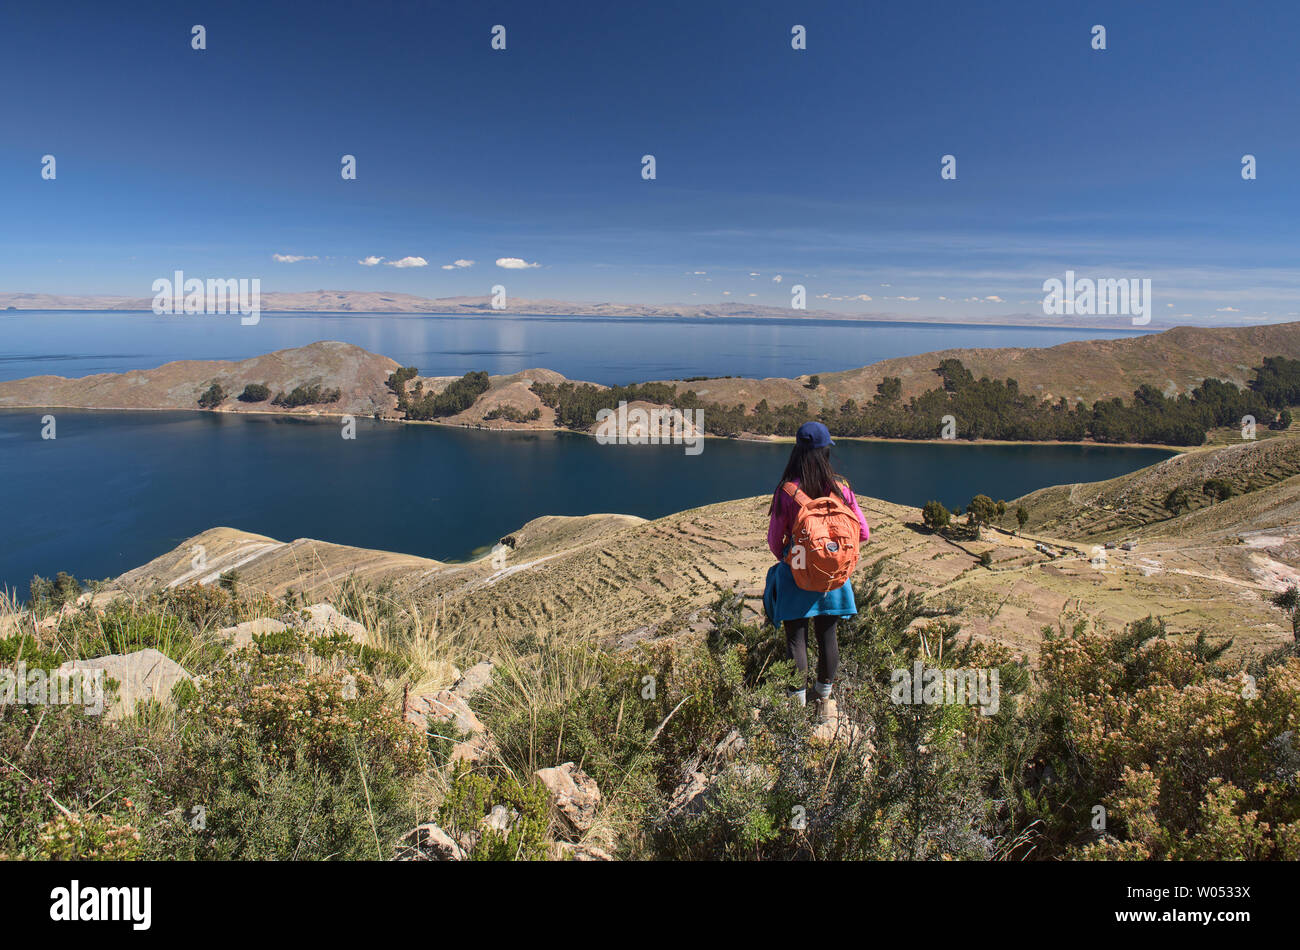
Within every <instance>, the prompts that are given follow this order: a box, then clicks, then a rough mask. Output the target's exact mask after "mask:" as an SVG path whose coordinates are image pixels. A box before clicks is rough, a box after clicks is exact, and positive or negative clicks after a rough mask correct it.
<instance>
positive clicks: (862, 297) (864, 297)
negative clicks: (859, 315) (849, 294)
mask: <svg viewBox="0 0 1300 950" xmlns="http://www.w3.org/2000/svg"><path fill="white" fill-rule="evenodd" d="M852 299H853V300H870V299H871V295H870V294H858V295H857V296H856V297H853V298H852Z"/></svg>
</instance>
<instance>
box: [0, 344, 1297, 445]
mask: <svg viewBox="0 0 1300 950" xmlns="http://www.w3.org/2000/svg"><path fill="white" fill-rule="evenodd" d="M1266 356H1283V357H1288V358H1292V359H1300V323H1288V324H1277V325H1271V326H1260V327H1247V328H1239V329H1232V328H1217V329H1194V328H1189V327H1180V328H1177V329H1174V330H1168V331H1166V332H1164V333H1159V334H1153V335H1150V336H1144V337H1137V338H1131V339H1121V340H1088V341H1079V342H1072V343H1064V344H1060V345H1058V346H1052V347H1046V348H1003V349H973V350H967V349H954V350H941V351H938V352H935V353H923V354H920V355H917V356H909V357H903V358H900V359H893V360H885V361H882V362H879V363H874V364H872V365H871V366H867V367H863V368H861V369H856V370H848V371H845V372H841V373H829V374H826V375H825V376H821V377H820V379H819V381H818V385H817V386H816V387H815V388H810V378H809V377H806V376H801V377H798V378H794V379H782V378H771V379H762V380H755V379H740V378H734V379H706V380H692V381H691V382H682V381H668V382H669V383H670V384H672V385H676V386H677V387H678V391H679V392H680V393H685V392H686V391H688V390H689V391H693V392H695V393H696V395H697V396H698V397H699V398H700V400H702V401H703V402H704V403H706V404H707V403H717V404H721V405H722V406H725V407H728V408H730V407H734V406H735V405H737V404H743V405H744V406H745V407H746V409H748V410H752V409H753V407H754V406H755V405H757V404H758V403H759V402H760V401H762V400H766V401H767V403H768V405H769V407H770V408H773V409H777V408H779V407H782V406H790V407H794V406H797V405H798V404H799V403H801V402H804V403H807V406H808V414H809V415H816V414H817V413H819V412H820V411H821V410H822V409H830V410H832V411H836V410H838V409H839V407H840V406H841V405H843V404H844V402H845V401H846V400H849V399H852V400H854V401H855V402H857V403H859V404H867V403H870V402H871V401H872V399H873V398H874V397H875V396H876V386H877V385H878V384H879V383H880V382H881V381H883V380H884V379H885V378H887V377H896V378H898V379H900V380H901V385H902V398H903V399H908V398H910V396H912V395H918V394H920V393H922V392H925V391H927V390H933V389H936V388H937V387H939V386H940V385H941V383H940V378H939V377H938V376H937V375H936V373H935V372H934V370H935V369H936V367H938V365H939V363H940V361H941V360H943V359H949V358H952V359H959V360H961V361H962V363H963V364H964V365H965V366H966V368H967V369H968V370H970V372H971V373H972V374H973V375H974V376H975V377H977V378H978V377H981V376H989V377H991V378H998V379H1002V378H1007V377H1013V378H1015V379H1016V380H1017V381H1018V382H1019V386H1020V391H1021V392H1026V393H1032V394H1036V395H1038V396H1040V397H1041V398H1043V399H1049V400H1050V399H1056V398H1060V397H1062V396H1063V397H1065V398H1067V399H1069V400H1075V399H1084V400H1087V401H1094V400H1100V399H1111V398H1122V399H1125V400H1129V399H1131V397H1132V394H1133V391H1134V390H1135V389H1136V388H1137V387H1139V386H1141V385H1148V384H1149V385H1152V386H1155V387H1156V388H1158V389H1161V390H1162V391H1164V392H1165V393H1166V395H1174V394H1179V393H1186V392H1188V391H1189V390H1191V389H1192V388H1194V387H1195V386H1197V385H1198V384H1199V383H1201V382H1202V381H1203V380H1204V379H1206V378H1208V377H1214V378H1219V379H1223V380H1226V381H1228V382H1231V383H1235V384H1236V385H1238V386H1242V387H1244V386H1245V385H1246V384H1247V382H1249V379H1250V376H1251V373H1250V370H1251V369H1252V368H1253V367H1255V366H1258V365H1260V363H1261V362H1262V361H1263V359H1264V357H1266ZM397 368H398V364H397V363H395V362H394V361H393V360H391V359H388V358H387V357H383V356H377V355H375V354H372V353H368V352H367V351H365V350H363V349H361V348H360V347H357V346H353V345H351V344H347V343H337V342H320V343H313V344H310V345H309V346H305V347H299V348H297V349H289V350H279V351H276V352H274V353H270V354H267V355H265V356H260V357H254V358H252V359H248V360H241V361H237V362H217V361H206V362H205V361H182V362H177V363H168V364H166V365H165V366H161V367H159V368H157V369H153V370H143V371H134V372H129V373H119V374H111V373H109V374H98V375H94V376H87V377H83V378H81V379H65V378H63V377H59V376H36V377H30V378H28V379H21V380H13V381H9V382H0V408H20V407H42V408H44V407H71V408H87V409H195V408H198V399H199V396H200V395H201V394H202V393H203V392H204V391H205V390H206V389H207V388H208V387H209V386H210V385H211V384H212V383H213V382H217V383H219V384H220V385H221V386H222V387H223V388H224V390H225V391H226V393H227V395H228V397H229V398H228V399H227V401H226V402H224V403H223V404H222V405H221V407H220V408H221V409H222V411H228V412H267V411H281V407H277V406H274V405H272V404H271V403H270V401H267V402H261V403H241V402H238V401H236V400H235V398H234V397H235V396H236V395H238V394H239V393H240V392H242V391H243V387H244V386H246V385H248V384H249V383H264V384H267V385H268V386H269V387H270V388H271V390H272V392H273V393H274V392H277V391H283V392H286V393H287V392H290V391H291V390H292V389H293V388H294V387H295V386H310V385H321V386H322V387H324V388H326V389H334V388H336V389H339V390H340V391H341V396H340V399H339V401H338V402H336V403H333V404H329V405H310V404H309V405H306V406H305V407H303V408H302V409H300V411H302V412H309V413H310V412H328V413H334V414H341V413H349V414H354V415H355V414H364V415H378V416H380V417H383V418H398V417H399V415H400V414H399V413H397V412H396V407H397V400H396V397H395V396H394V394H393V393H392V392H391V391H390V390H389V389H388V387H387V386H386V381H387V379H388V376H389V375H390V374H391V373H392V372H393V371H394V370H396V369H397ZM454 380H455V377H436V376H424V377H421V376H417V377H414V378H413V379H412V380H410V381H409V383H408V386H407V390H408V392H412V391H414V390H415V388H416V387H417V386H418V387H422V388H423V390H424V391H425V392H433V393H438V392H441V391H442V390H443V389H444V388H445V387H446V386H448V385H450V384H451V383H452V382H454ZM1062 380H1068V382H1066V383H1064V384H1062V382H1061V381H1062ZM565 381H566V380H565V378H564V377H563V376H562V375H561V374H559V373H556V372H554V371H552V370H546V369H530V370H524V371H521V372H518V373H511V374H505V375H498V376H492V377H490V379H489V385H488V388H487V390H486V391H485V392H483V393H481V394H480V395H479V396H478V397H477V399H476V400H475V402H474V403H473V405H471V406H469V407H468V408H467V409H465V410H464V411H462V412H460V413H458V414H456V415H453V416H448V417H446V418H443V419H440V420H438V421H440V422H444V423H447V424H451V425H473V426H483V427H487V428H543V429H544V428H552V427H554V426H555V419H556V416H555V412H554V410H553V409H552V408H550V407H548V406H547V405H545V404H544V403H543V402H542V400H541V399H540V398H538V396H537V395H536V394H535V393H533V392H532V391H531V386H532V384H533V383H534V382H546V383H554V384H558V383H563V382H565ZM579 385H594V384H582V383H579ZM597 388H598V389H604V388H606V387H602V386H597ZM494 409H514V410H518V413H519V414H523V415H527V414H529V413H531V412H532V411H533V410H537V417H536V418H535V419H529V420H527V421H522V422H511V421H510V420H509V419H508V418H504V417H500V416H498V417H497V418H491V419H489V418H488V415H489V414H490V413H491V412H492V410H494ZM705 429H706V431H707V430H708V421H707V416H706V419H705Z"/></svg>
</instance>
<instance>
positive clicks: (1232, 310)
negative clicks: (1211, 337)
mask: <svg viewBox="0 0 1300 950" xmlns="http://www.w3.org/2000/svg"><path fill="white" fill-rule="evenodd" d="M1214 312H1215V313H1241V311H1240V310H1238V309H1237V308H1236V307H1220V308H1219V309H1218V310H1216V311H1214Z"/></svg>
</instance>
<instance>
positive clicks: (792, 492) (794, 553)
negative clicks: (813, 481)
mask: <svg viewBox="0 0 1300 950" xmlns="http://www.w3.org/2000/svg"><path fill="white" fill-rule="evenodd" d="M781 488H782V490H783V491H784V492H785V493H786V494H787V495H789V496H790V497H791V498H793V499H794V500H795V501H796V502H797V503H798V505H799V510H798V512H796V514H795V516H794V526H793V527H792V528H791V529H790V550H789V551H788V552H786V556H785V563H786V564H788V565H790V573H791V574H793V575H794V582H795V583H796V584H798V585H799V586H800V587H801V588H803V589H804V590H812V591H819V592H821V593H823V594H824V593H826V592H827V591H832V590H835V589H836V588H837V587H840V586H842V585H843V584H844V582H845V581H847V580H848V579H849V575H850V574H852V573H853V569H854V568H855V567H857V566H858V554H859V540H860V539H861V537H862V535H861V530H862V525H861V523H860V522H859V521H858V516H857V515H855V514H854V513H853V509H852V508H850V507H849V506H848V505H847V504H846V503H845V501H844V499H843V497H841V496H840V494H839V493H838V492H836V493H835V494H834V495H827V496H826V497H824V498H816V499H813V498H809V497H808V496H807V495H806V494H805V493H804V492H803V491H802V490H801V489H800V488H799V487H798V486H796V485H795V483H794V482H786V483H785V484H784V485H782V486H781Z"/></svg>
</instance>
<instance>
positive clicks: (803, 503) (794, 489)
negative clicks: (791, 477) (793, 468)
mask: <svg viewBox="0 0 1300 950" xmlns="http://www.w3.org/2000/svg"><path fill="white" fill-rule="evenodd" d="M781 490H782V491H784V492H785V493H786V494H787V495H789V496H790V497H791V498H793V499H794V500H795V503H796V504H797V505H798V506H799V507H800V508H806V507H808V506H809V505H811V504H812V499H811V498H809V497H808V496H807V495H806V494H805V493H804V491H803V489H801V488H800V487H799V486H798V485H796V484H795V483H794V482H786V483H785V484H784V485H782V486H781Z"/></svg>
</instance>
